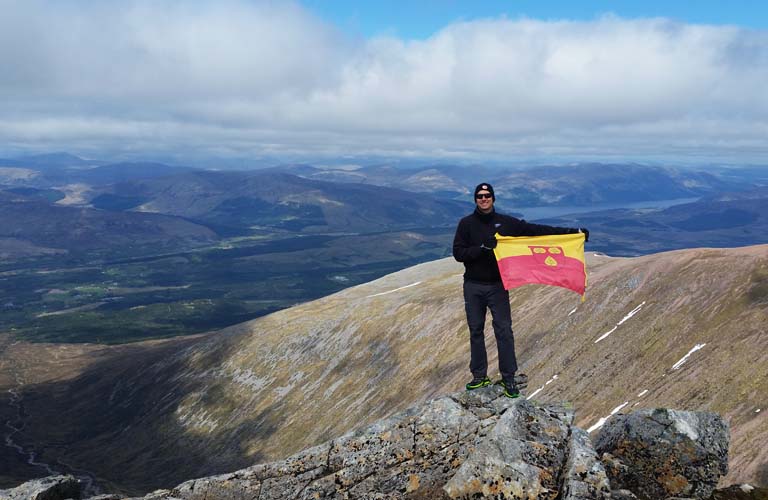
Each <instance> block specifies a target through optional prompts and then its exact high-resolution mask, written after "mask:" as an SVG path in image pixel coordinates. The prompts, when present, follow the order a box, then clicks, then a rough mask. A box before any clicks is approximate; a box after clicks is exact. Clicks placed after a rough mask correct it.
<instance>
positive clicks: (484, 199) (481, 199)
mask: <svg viewBox="0 0 768 500" xmlns="http://www.w3.org/2000/svg"><path fill="white" fill-rule="evenodd" d="M475 203H476V204H477V209H478V210H480V211H481V212H482V213H484V214H487V213H489V212H490V211H491V210H492V209H493V196H491V192H490V191H486V190H485V189H481V190H480V191H478V192H477V194H476V195H475Z"/></svg>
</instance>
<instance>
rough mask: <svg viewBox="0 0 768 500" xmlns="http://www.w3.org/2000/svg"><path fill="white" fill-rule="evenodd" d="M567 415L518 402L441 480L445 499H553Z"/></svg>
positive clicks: (569, 419) (565, 438)
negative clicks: (445, 481) (457, 467)
mask: <svg viewBox="0 0 768 500" xmlns="http://www.w3.org/2000/svg"><path fill="white" fill-rule="evenodd" d="M572 420H573V414H572V413H566V412H558V411H556V410H554V409H550V408H539V407H536V406H534V405H532V404H530V403H529V402H527V401H524V400H523V401H520V402H519V403H518V404H516V405H515V406H513V407H511V408H510V409H509V410H508V411H507V412H505V413H504V415H502V416H501V418H500V419H499V422H498V423H497V424H496V426H495V427H494V429H493V431H491V433H490V435H489V436H488V438H486V439H485V440H483V441H482V442H481V443H480V444H479V445H478V446H477V449H476V450H475V451H474V453H473V454H472V455H471V456H470V457H469V458H468V459H467V460H465V461H464V463H463V464H462V465H461V467H460V468H459V469H458V471H456V473H455V474H454V475H453V477H452V478H451V480H450V481H448V483H447V484H446V485H445V491H446V493H448V496H449V497H450V498H485V497H489V498H531V499H538V498H540V499H554V498H556V497H557V496H558V495H559V492H560V472H561V470H562V468H563V464H564V463H565V461H566V453H567V449H568V437H569V428H570V424H571V423H572Z"/></svg>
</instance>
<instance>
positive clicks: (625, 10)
mask: <svg viewBox="0 0 768 500" xmlns="http://www.w3.org/2000/svg"><path fill="white" fill-rule="evenodd" d="M301 3H302V4H303V5H305V6H306V7H307V8H309V9H310V10H312V11H313V12H315V13H317V14H318V15H319V16H321V17H322V18H324V19H327V20H328V21H329V22H331V23H334V24H335V25H337V26H339V27H340V28H341V29H344V30H346V31H348V32H350V33H352V34H356V35H360V36H364V37H373V36H380V35H391V36H398V37H404V38H409V39H414V38H415V39H424V38H428V37H430V36H432V35H433V34H435V33H436V32H437V31H439V30H440V29H442V28H443V27H445V26H446V25H449V24H451V23H454V22H457V21H472V20H477V19H482V18H489V17H490V18H496V17H500V16H507V17H509V18H512V19H514V18H519V17H530V18H533V19H540V20H544V21H547V20H549V21H553V20H581V21H588V20H591V19H595V18H596V17H600V16H603V15H606V14H613V15H617V16H620V17H625V18H645V17H666V18H669V19H672V20H677V21H681V22H686V23H694V24H719V25H722V24H733V25H738V26H744V27H749V28H757V29H765V28H766V27H768V2H766V1H763V0H730V1H723V0H720V1H717V0H700V1H696V0H667V1H658V0H655V1H652V0H648V1H640V0H632V1H627V0H616V1H587V0H557V1H554V0H549V1H547V0H545V1H541V0H539V1H536V0H507V1H503V0H476V1H468V0H443V1H439V0H421V1H408V0H392V1H386V2H382V1H354V0H302V1H301Z"/></svg>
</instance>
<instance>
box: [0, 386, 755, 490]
mask: <svg viewBox="0 0 768 500" xmlns="http://www.w3.org/2000/svg"><path fill="white" fill-rule="evenodd" d="M520 382H521V384H523V385H524V384H525V382H526V381H525V379H524V378H521V379H520ZM573 422H574V413H573V411H572V409H570V408H568V407H567V406H564V405H553V404H539V403H537V402H535V401H531V400H528V399H524V398H522V397H521V398H517V399H509V398H506V397H504V396H503V395H502V392H501V389H500V387H499V386H490V387H487V388H483V389H478V390H476V391H471V392H469V391H465V392H459V393H456V394H452V395H449V396H444V397H440V398H437V399H434V400H431V401H429V402H427V403H424V404H422V405H419V406H415V407H412V408H410V409H408V410H406V411H404V412H401V413H398V414H396V415H394V416H392V417H389V418H386V419H383V420H380V421H378V422H376V423H374V424H372V425H370V426H368V427H367V428H364V429H362V430H358V431H355V432H351V433H348V434H345V435H343V436H341V437H339V438H337V439H333V440H331V441H328V442H326V443H323V444H321V445H319V446H315V447H313V448H310V449H307V450H304V451H302V452H300V453H297V454H295V455H293V456H291V457H289V458H287V459H284V460H281V461H278V462H271V463H266V464H260V465H255V466H252V467H248V468H245V469H242V470H239V471H236V472H233V473H229V474H224V475H218V476H211V477H205V478H201V479H195V480H191V481H187V482H185V483H182V484H180V485H179V486H177V487H175V488H173V489H170V490H158V491H155V492H153V493H150V494H148V495H146V496H144V497H142V499H143V500H212V499H222V500H241V499H242V500H245V499H249V500H250V499H259V500H269V499H293V498H295V499H307V500H309V499H322V498H327V499H353V498H358V499H414V500H415V499H470V498H495V499H530V500H533V499H550V500H586V499H608V498H635V499H648V500H651V499H652V500H657V499H662V498H709V497H710V495H711V494H712V492H713V490H714V487H715V486H716V485H717V483H718V480H719V479H720V478H721V477H722V476H723V475H724V474H725V473H726V472H727V469H728V466H727V452H728V441H729V434H728V426H727V424H726V423H725V422H724V421H723V420H722V419H721V418H720V417H719V416H718V415H716V414H714V413H708V412H687V411H674V410H667V409H654V410H642V411H638V412H635V413H632V414H629V415H622V414H619V415H617V416H616V417H615V418H613V419H611V420H610V421H609V422H608V424H607V425H605V426H604V427H603V429H601V431H600V432H599V434H598V435H597V439H596V442H597V446H598V448H597V450H598V451H596V448H595V447H593V445H592V441H591V440H590V438H589V435H588V434H587V432H586V431H584V430H582V429H580V428H578V427H576V426H575V425H574V423H573ZM605 464H607V465H608V468H607V469H606V466H605ZM616 471H619V472H616ZM72 480H73V478H71V477H67V476H60V477H57V478H47V479H46V480H44V483H45V485H47V486H48V489H47V490H45V491H43V490H44V489H42V486H41V484H40V482H39V481H37V482H32V483H26V484H24V485H22V486H19V487H18V488H15V489H12V490H5V491H0V498H3V499H4V500H5V499H7V500H16V499H22V498H25V499H26V498H35V499H38V500H44V499H45V500H57V499H62V500H63V499H65V498H78V496H77V495H73V492H72V491H71V482H72ZM61 485H68V487H67V488H62V487H61ZM56 488H58V489H56ZM32 491H34V492H36V493H35V496H32V495H31V494H30V492H32ZM121 498H124V497H122V496H119V495H109V494H107V495H100V496H98V497H91V500H117V499H121ZM754 498H758V497H754ZM134 500H137V499H134Z"/></svg>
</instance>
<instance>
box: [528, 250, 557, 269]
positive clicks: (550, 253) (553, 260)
mask: <svg viewBox="0 0 768 500" xmlns="http://www.w3.org/2000/svg"><path fill="white" fill-rule="evenodd" d="M528 248H530V249H531V252H532V253H533V255H534V257H545V258H544V264H546V265H548V266H552V267H555V266H557V265H558V264H559V263H558V261H557V258H558V257H560V256H562V255H563V249H562V248H560V247H548V246H529V247H528Z"/></svg>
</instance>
